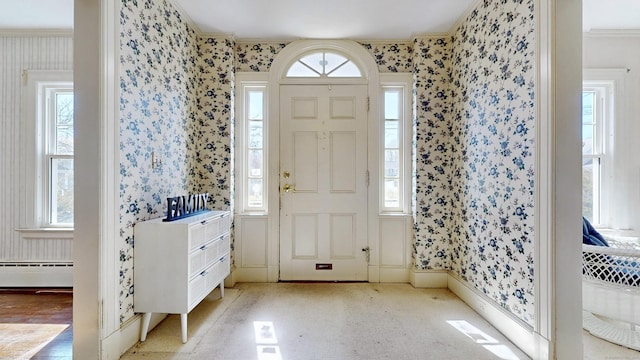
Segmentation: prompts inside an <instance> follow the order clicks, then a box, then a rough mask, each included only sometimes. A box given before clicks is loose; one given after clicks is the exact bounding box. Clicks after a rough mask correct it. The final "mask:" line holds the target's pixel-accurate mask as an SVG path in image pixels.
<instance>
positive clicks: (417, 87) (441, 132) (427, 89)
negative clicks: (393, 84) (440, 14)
mask: <svg viewBox="0 0 640 360" xmlns="http://www.w3.org/2000/svg"><path fill="white" fill-rule="evenodd" d="M413 45H414V48H413V79H414V91H415V99H414V102H415V103H414V107H415V119H414V142H415V146H414V151H415V154H414V161H415V199H414V204H413V207H414V212H415V215H414V216H415V219H414V236H415V239H414V243H413V256H414V262H415V266H416V268H417V269H418V270H443V269H448V268H449V259H450V256H449V252H450V247H451V246H450V244H451V239H450V234H449V230H450V229H449V224H450V221H449V220H450V217H451V214H450V206H451V198H450V193H451V182H450V178H451V165H452V164H451V158H452V149H451V145H450V142H451V136H452V131H451V95H450V90H449V87H450V86H449V84H450V78H451V61H450V55H449V54H450V52H451V39H450V38H434V37H425V38H416V39H414V42H413Z"/></svg>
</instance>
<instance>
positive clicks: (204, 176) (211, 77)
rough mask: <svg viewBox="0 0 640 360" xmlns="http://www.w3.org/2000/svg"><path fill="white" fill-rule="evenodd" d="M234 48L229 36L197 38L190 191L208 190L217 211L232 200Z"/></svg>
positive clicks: (227, 208) (191, 131)
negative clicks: (196, 88) (196, 77)
mask: <svg viewBox="0 0 640 360" xmlns="http://www.w3.org/2000/svg"><path fill="white" fill-rule="evenodd" d="M234 48H235V43H234V41H233V40H232V39H230V38H225V37H219V38H214V37H205V38H201V39H199V40H198V54H197V64H198V66H197V71H198V76H199V78H198V97H197V99H196V103H197V114H196V121H195V122H194V123H193V127H191V128H190V134H191V137H190V139H189V142H190V143H192V144H195V145H194V154H193V159H192V160H193V164H192V166H191V167H190V168H189V179H190V180H191V181H192V183H191V190H192V191H193V192H196V193H200V192H209V194H210V196H209V199H210V200H209V208H211V209H217V210H229V209H231V208H232V201H233V193H232V184H233V157H232V156H233V152H232V151H231V149H233V136H231V135H232V134H233V131H234V130H233V124H234V109H233V104H234V88H235V78H234V74H235V67H234V61H235V60H234V59H235V57H234V51H233V49H234Z"/></svg>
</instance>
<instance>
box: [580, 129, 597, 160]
mask: <svg viewBox="0 0 640 360" xmlns="http://www.w3.org/2000/svg"><path fill="white" fill-rule="evenodd" d="M593 135H594V126H593V125H582V154H583V155H591V154H595V153H596V152H595V150H596V149H595V142H594V140H595V139H594V136H593Z"/></svg>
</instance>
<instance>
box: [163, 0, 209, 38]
mask: <svg viewBox="0 0 640 360" xmlns="http://www.w3.org/2000/svg"><path fill="white" fill-rule="evenodd" d="M169 3H170V4H171V5H172V6H173V7H174V8H175V9H176V11H177V12H178V13H179V14H180V16H181V17H182V18H184V20H185V22H186V23H187V25H189V26H190V27H191V29H193V31H195V32H196V36H202V30H201V29H200V27H199V26H198V25H197V24H196V22H195V21H193V19H192V18H191V16H189V14H188V13H187V12H186V11H185V10H184V8H183V7H182V5H180V3H178V0H169Z"/></svg>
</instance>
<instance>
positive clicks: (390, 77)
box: [369, 73, 414, 215]
mask: <svg viewBox="0 0 640 360" xmlns="http://www.w3.org/2000/svg"><path fill="white" fill-rule="evenodd" d="M392 86H398V87H402V89H403V90H404V91H402V101H403V102H404V104H402V111H403V116H402V119H401V120H400V125H401V127H400V129H399V130H400V131H401V135H400V136H401V140H400V141H401V143H400V152H401V156H400V157H401V160H402V163H401V164H400V171H401V173H402V174H401V177H400V180H401V189H402V194H401V199H400V203H401V204H400V209H398V210H388V211H381V214H382V215H391V214H398V213H401V214H410V213H411V202H412V199H411V194H412V176H411V171H412V163H411V161H412V155H411V147H412V146H413V135H414V134H413V131H412V130H413V127H412V122H413V112H412V107H411V103H412V100H413V95H412V93H413V75H412V74H411V73H385V74H380V93H379V95H378V96H380V99H383V98H384V91H385V87H392ZM379 114H380V119H378V120H379V121H380V122H381V123H380V125H379V126H380V134H379V138H378V143H379V144H384V101H380V110H379ZM369 141H371V138H370V139H369ZM384 148H385V147H384V145H381V146H380V149H379V150H380V152H379V159H378V160H379V163H378V166H379V169H380V171H379V174H378V176H379V179H378V180H379V181H381V180H382V179H383V177H384ZM379 191H380V195H379V205H378V206H379V208H380V209H383V206H384V185H383V184H382V182H381V183H380V189H379Z"/></svg>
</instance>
